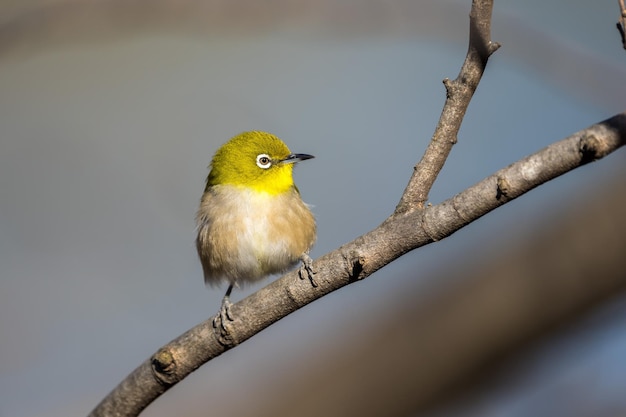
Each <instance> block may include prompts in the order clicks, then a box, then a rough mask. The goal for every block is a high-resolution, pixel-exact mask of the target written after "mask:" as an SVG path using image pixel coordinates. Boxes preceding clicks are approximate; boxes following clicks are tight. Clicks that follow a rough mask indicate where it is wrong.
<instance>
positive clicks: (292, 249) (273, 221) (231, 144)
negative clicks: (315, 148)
mask: <svg viewBox="0 0 626 417" xmlns="http://www.w3.org/2000/svg"><path fill="white" fill-rule="evenodd" d="M311 158H313V156H312V155H307V154H299V153H291V151H290V150H289V148H288V147H287V145H285V143H284V142H283V141H282V140H280V139H279V138H277V137H276V136H274V135H272V134H270V133H266V132H258V131H252V132H244V133H241V134H239V135H237V136H235V137H233V138H232V139H230V140H229V141H228V142H226V143H225V144H224V145H222V146H221V147H220V148H219V149H218V150H217V152H215V155H214V156H213V160H212V161H211V171H210V173H209V176H208V177H207V180H206V187H205V189H204V193H203V194H202V199H201V201H200V208H199V209H198V213H197V216H196V222H197V226H198V237H197V239H196V247H197V250H198V255H199V256H200V262H201V263H202V269H203V271H204V281H205V283H207V284H210V285H217V284H220V283H222V282H225V283H228V284H229V285H228V289H227V290H226V294H225V295H224V299H223V300H222V308H221V310H220V319H221V320H222V325H223V324H224V320H225V319H228V320H232V317H231V315H230V299H229V298H230V293H231V291H232V289H233V286H239V285H240V284H243V283H248V282H256V281H259V280H261V279H263V278H264V277H266V276H268V275H272V274H278V273H282V272H285V271H287V270H288V269H289V268H291V267H293V266H295V265H296V264H297V263H298V262H299V261H301V262H302V270H301V277H303V278H304V275H303V274H306V275H308V277H309V279H310V280H311V283H312V284H313V285H315V281H314V280H313V275H312V274H313V270H312V268H311V262H312V261H311V258H310V257H309V255H308V253H309V250H310V249H311V247H312V246H313V244H314V243H315V238H316V226H315V218H314V217H313V214H312V213H311V210H310V209H309V207H308V206H307V205H306V204H305V203H304V202H303V201H302V198H300V192H299V191H298V188H297V187H296V185H295V184H294V182H293V167H294V164H295V163H296V162H299V161H303V160H306V159H311Z"/></svg>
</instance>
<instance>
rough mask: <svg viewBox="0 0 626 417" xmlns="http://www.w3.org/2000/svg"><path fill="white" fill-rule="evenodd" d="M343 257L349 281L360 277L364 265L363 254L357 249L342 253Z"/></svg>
mask: <svg viewBox="0 0 626 417" xmlns="http://www.w3.org/2000/svg"><path fill="white" fill-rule="evenodd" d="M343 258H344V259H345V260H346V271H347V273H348V278H349V280H350V282H354V281H358V280H359V279H361V273H362V272H363V266H364V265H365V256H363V255H362V254H361V252H359V251H358V250H352V251H350V253H349V254H344V255H343Z"/></svg>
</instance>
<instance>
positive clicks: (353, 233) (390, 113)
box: [0, 0, 626, 417]
mask: <svg viewBox="0 0 626 417" xmlns="http://www.w3.org/2000/svg"><path fill="white" fill-rule="evenodd" d="M470 6H471V1H470V0H463V1H461V0H454V1H453V0H449V1H441V0H438V1H436V0H424V1H419V2H411V1H400V0H397V1H396V0H388V1H386V0H371V1H367V2H362V1H355V0H344V1H340V2H331V1H301V2H285V1H280V0H275V1H265V2H254V1H247V0H244V1H239V2H233V1H219V0H217V1H194V0H187V1H172V0H158V1H145V0H135V1H127V0H126V1H119V0H110V1H95V0H86V1H85V0H82V1H72V0H46V1H43V0H28V1H25V0H21V1H4V2H2V3H0V351H1V353H2V355H0V417H5V416H7V417H8V416H11V417H26V416H28V417H38V416H47V417H53V416H80V415H86V414H88V413H89V411H90V410H91V409H92V408H93V407H95V406H96V405H97V403H98V402H99V401H100V400H101V399H102V398H103V397H104V396H105V395H106V394H107V393H108V392H109V391H110V390H111V389H113V388H114V387H115V385H117V383H118V382H120V381H121V379H122V378H124V377H125V376H126V375H127V374H128V373H129V372H131V371H132V370H133V369H134V368H135V367H136V366H138V365H139V364H140V363H141V362H142V361H143V360H145V359H146V358H147V357H149V356H150V355H151V354H152V353H153V352H154V351H156V350H157V349H158V348H159V347H160V346H161V345H163V344H164V343H166V342H168V341H169V340H171V339H173V338H175V337H176V336H178V335H179V334H181V333H182V332H184V331H185V330H187V329H188V328H190V327H192V326H194V325H196V324H197V323H199V322H201V321H203V320H205V319H207V318H208V317H209V316H211V315H213V314H214V313H215V312H217V310H218V308H219V303H220V300H221V297H222V295H223V291H222V289H220V290H211V289H205V287H204V284H203V280H202V276H201V269H200V264H199V262H198V261H197V259H196V253H195V248H194V238H195V235H194V227H195V225H194V215H195V210H196V208H197V204H198V202H199V198H200V195H201V193H202V190H203V187H204V180H205V177H206V175H207V173H208V169H207V165H208V163H209V161H210V158H211V156H212V154H213V152H214V151H215V150H216V149H217V147H218V146H219V145H220V144H221V143H223V142H225V141H226V140H227V139H229V138H230V137H232V136H233V135H235V134H237V133H239V132H241V131H244V130H250V129H257V130H267V131H270V132H272V133H275V134H276V135H278V136H279V137H281V138H282V139H283V140H285V142H286V143H287V144H288V145H289V147H290V148H291V150H292V151H294V152H303V153H310V154H313V155H315V156H316V159H314V160H312V161H307V162H306V163H302V164H300V165H299V166H298V168H297V169H296V173H295V175H296V182H297V184H298V186H299V188H300V190H301V192H302V195H303V198H304V200H305V201H307V202H309V203H310V204H312V205H313V206H314V212H315V214H316V217H317V219H318V231H319V238H318V243H317V245H316V246H315V248H314V250H313V252H312V256H313V257H314V258H315V257H318V256H320V255H322V254H324V253H326V252H328V251H330V250H333V249H335V248H336V247H338V246H339V245H341V244H343V243H345V242H347V241H350V240H352V239H354V238H355V237H357V236H358V235H360V234H362V233H365V232H366V231H368V230H370V229H372V228H374V227H375V226H377V225H378V224H379V223H380V222H381V221H383V220H384V219H385V217H386V216H388V215H389V214H390V213H391V212H392V211H393V209H394V207H395V205H396V203H397V202H398V199H399V197H400V195H401V193H402V191H403V189H404V187H405V185H406V183H407V181H408V178H409V176H410V174H411V172H412V167H413V165H414V164H415V163H416V162H417V161H418V160H419V158H420V156H421V154H422V152H423V149H424V148H425V146H426V145H427V143H428V140H429V139H430V136H431V134H432V132H433V130H434V127H435V125H436V122H437V119H438V117H439V114H440V112H441V107H442V105H443V101H444V98H445V90H444V87H443V85H442V83H441V80H442V79H443V78H444V77H449V78H454V77H456V75H457V73H458V70H459V68H460V65H461V64H462V62H463V59H464V57H465V51H466V49H467V33H468V13H469V10H470ZM618 16H619V9H618V6H617V2H616V1H613V0H612V1H602V2H599V1H596V2H588V1H578V0H577V1H573V0H569V1H564V0H561V1H559V0H555V1H552V2H543V1H539V0H531V1H526V2H519V1H513V0H502V1H496V4H495V7H494V15H493V31H492V33H493V39H494V40H495V41H499V42H501V43H502V45H503V47H502V48H501V49H500V50H499V51H498V52H497V53H496V54H495V55H494V56H493V57H492V59H491V60H490V62H489V65H488V68H487V71H486V74H485V76H484V78H483V80H482V82H481V84H480V86H479V88H478V91H477V94H476V95H475V97H474V99H473V101H472V103H471V105H470V108H469V111H468V113H467V115H466V119H465V121H464V124H463V127H462V129H461V132H460V135H459V143H458V144H457V145H456V146H455V148H454V149H453V152H452V155H451V157H450V159H449V161H448V162H447V164H446V166H445V168H444V170H443V172H442V173H441V175H440V177H439V179H438V181H437V182H436V184H435V187H434V188H433V190H432V193H431V196H430V198H431V201H432V203H434V204H436V203H438V202H441V201H443V200H445V199H447V198H449V197H451V196H453V195H454V194H456V193H457V192H460V191H462V190H463V189H465V188H466V187H468V186H470V185H472V184H474V183H475V182H477V181H479V180H481V179H482V178H484V177H486V176H488V175H489V174H492V173H493V172H494V171H496V170H498V169H500V168H502V167H504V166H506V165H508V164H510V163H512V162H514V161H516V160H518V159H521V158H522V157H524V156H526V155H528V154H530V153H532V152H535V151H537V150H539V149H541V148H543V147H544V146H546V145H548V144H550V143H551V142H554V141H557V140H559V139H562V138H564V137H566V136H568V135H570V134H572V133H574V132H576V131H578V130H580V129H583V128H585V127H587V126H589V125H591V124H593V123H596V122H598V121H601V120H603V119H605V118H607V117H609V116H612V115H613V114H616V113H619V112H621V111H623V110H624V102H625V100H624V97H626V83H625V82H624V80H625V79H626V52H625V51H624V50H623V49H622V47H621V42H620V39H619V35H618V32H617V30H616V29H615V22H616V21H617V19H618ZM625 163H626V154H625V153H624V151H623V150H620V151H618V152H616V153H615V154H613V155H610V156H609V157H607V158H606V159H604V160H602V161H600V162H597V163H594V164H591V165H588V166H585V167H583V168H581V169H578V170H576V171H575V172H572V173H569V174H568V175H566V176H564V177H562V178H559V179H557V180H555V181H552V182H550V183H548V184H546V185H544V186H542V187H540V188H538V189H536V190H534V191H532V192H531V193H529V194H527V195H525V196H523V197H522V198H520V199H518V200H516V201H514V202H512V203H510V204H507V205H505V206H504V207H502V208H500V209H498V210H497V211H495V212H493V213H491V214H489V215H488V216H486V217H484V218H482V219H480V220H479V221H477V222H475V223H473V224H471V225H469V226H468V227H466V228H465V229H463V230H461V231H459V232H457V233H456V234H454V235H453V236H451V237H450V238H448V239H446V240H444V241H442V242H439V243H437V244H435V245H430V246H427V247H424V248H422V249H420V250H417V251H414V252H412V253H409V254H407V255H405V256H404V257H403V258H401V259H399V260H398V261H396V262H394V263H393V264H391V265H389V266H388V267H386V268H384V269H383V270H381V271H379V272H378V273H376V274H374V275H373V276H371V277H370V278H368V279H366V280H364V281H363V282H358V283H356V284H355V285H351V286H349V287H347V288H343V289H342V290H340V291H337V292H335V293H333V294H331V295H329V296H327V297H325V298H323V299H321V300H319V301H317V302H315V303H313V304H311V305H310V306H307V307H306V308H304V309H302V310H300V311H298V312H296V313H295V314H293V315H291V316H289V317H287V318H286V319H284V320H282V321H280V322H279V323H276V324H275V325H273V326H272V327H270V328H269V329H267V330H266V331H264V332H262V333H261V334H259V335H257V336H255V337H254V338H252V339H251V340H249V341H247V342H246V343H244V344H243V345H241V346H239V347H237V348H236V349H233V350H231V351H229V352H227V353H225V354H224V355H222V356H221V357H219V358H217V359H215V360H213V361H211V362H210V363H209V364H207V365H205V366H203V367H202V368H200V369H199V370H197V371H196V372H195V373H194V374H192V375H191V376H190V377H189V378H187V379H186V380H184V381H183V382H182V383H180V384H179V385H177V386H175V387H174V388H173V389H172V390H170V391H169V392H167V393H166V394H165V395H164V396H163V397H161V398H160V399H158V400H157V401H156V402H155V403H154V404H152V405H151V406H150V407H149V408H148V409H147V410H146V411H145V412H144V414H143V415H146V416H151V417H157V416H169V415H187V416H206V415H222V416H235V415H237V416H242V415H250V416H253V415H254V416H258V415H264V414H266V415H321V414H322V412H321V411H320V410H323V407H328V408H329V409H327V410H324V411H323V412H324V415H356V414H354V413H353V412H354V410H355V409H354V407H357V406H356V405H355V404H357V403H358V404H363V407H364V408H365V409H366V410H369V411H370V414H371V415H416V416H417V415H420V416H422V415H424V416H446V417H447V416H451V417H454V416H468V415H469V416H473V415H476V416H478V415H480V416H530V415H531V416H552V417H553V416H614V415H623V414H624V413H625V412H626V397H625V396H624V395H623V393H624V389H625V387H626V297H625V296H624V295H620V291H619V290H620V289H622V288H623V287H624V285H625V284H624V281H625V280H626V278H624V276H623V275H624V274H625V273H624V272H623V271H624V268H623V267H624V266H626V265H625V263H626V261H625V260H624V259H622V258H623V254H624V252H625V250H626V245H624V240H623V238H622V240H620V237H621V236H623V235H626V233H624V220H623V219H622V218H623V211H620V208H622V207H623V206H624V203H625V202H624V195H626V187H624V181H623V178H624V175H625V174H626V169H625V168H624V167H625ZM599 224H601V225H602V227H599V226H598V225H599ZM570 243H573V244H575V246H576V248H575V250H572V251H568V250H569V249H568V248H569V246H568V244H570ZM552 250H559V251H560V252H558V256H557V255H554V253H555V252H552ZM594 251H596V252H597V251H601V252H602V253H603V254H607V253H608V254H609V255H612V257H611V256H609V255H607V258H606V259H605V258H600V257H599V255H598V254H597V253H596V252H594ZM608 258H610V259H608ZM600 259H602V262H600ZM579 260H583V261H585V260H589V261H591V264H587V265H586V266H585V267H584V268H583V267H579V266H577V264H576V263H575V262H576V261H579ZM594 262H595V263H594ZM557 263H558V264H559V265H564V266H563V267H562V268H560V267H559V268H557V267H555V265H556V264H557ZM607 265H609V266H610V268H609V267H608V266H607ZM604 266H607V268H608V269H607V270H606V271H605V270H604V269H606V268H604ZM603 268H604V269H603ZM520 271H523V272H527V274H526V275H524V274H522V272H520ZM541 271H543V272H541ZM605 276H610V277H612V278H610V279H609V280H608V281H606V280H604V278H603V277H605ZM544 277H545V279H544ZM573 277H577V278H576V280H573ZM570 278H572V279H570ZM605 282H609V283H610V284H606V285H604V284H601V283H605ZM594 283H597V285H595V284H594ZM508 284H510V285H508ZM527 284H529V285H532V287H533V290H532V291H527V288H526V287H525V285H527ZM570 284H571V285H572V288H574V290H575V294H576V295H575V297H574V300H578V301H571V298H568V294H571V291H569V290H567V288H569V287H568V285H570ZM507 285H508V286H507ZM594 285H595V286H594ZM548 287H549V291H547V292H544V289H545V288H548ZM258 288H259V287H258V286H257V287H249V288H245V289H244V290H243V291H239V292H236V293H235V294H234V296H233V299H234V300H235V301H236V300H238V299H240V298H242V297H244V296H245V295H246V294H250V293H251V292H253V291H254V290H255V289H258ZM494 288H498V290H497V291H493V289H494ZM598 288H599V289H598ZM570 289H571V288H570ZM518 294H520V296H519V297H518ZM535 294H536V295H535ZM589 294H591V296H590V295H589ZM522 295H523V296H522ZM560 297H563V299H562V300H561V298H560ZM586 297H588V298H586ZM477 300H480V303H478V302H477ZM581 300H582V301H581ZM492 304H493V309H491V307H489V308H487V307H486V306H491V305H492ZM547 306H548V307H550V308H551V309H550V312H549V313H547V314H545V315H544V314H539V313H538V312H539V311H541V312H543V311H544V310H542V309H544V308H545V307H547ZM461 307H462V308H461ZM507 308H517V310H516V311H517V313H516V314H502V313H501V311H504V310H506V309H507ZM457 310H458V311H457ZM455 312H456V313H455ZM476 312H479V313H481V314H482V316H481V315H480V314H479V315H478V316H477V317H474V315H473V313H476ZM457 313H458V314H457ZM455 314H456V315H455ZM459 317H466V318H467V319H466V320H465V321H457V319H458V318H459ZM470 317H472V318H475V320H474V319H470ZM494 318H495V319H497V320H499V324H498V325H492V323H491V321H490V320H493V319H494ZM413 325H415V326H416V327H415V328H413V327H411V326H413ZM481 326H482V327H481ZM478 328H481V329H482V331H481V332H478V331H477V330H476V329H478ZM495 329H499V330H498V332H496V334H493V333H490V332H492V331H494V332H495ZM444 333H445V335H444ZM450 335H453V336H454V338H452V339H450V338H449V337H448V336H450ZM408 339H410V341H407V340H408ZM434 340H438V341H440V342H441V343H440V344H439V345H437V344H435V343H434V342H433V341H434ZM405 342H406V343H408V344H406V345H405V344H404V343H405ZM492 342H493V343H492ZM426 345H428V346H431V349H422V347H424V346H426ZM435 346H436V348H435ZM361 348H364V349H365V350H362V349H361ZM368 349H369V350H368ZM360 355H364V356H360ZM437 355H443V356H437ZM391 357H393V359H394V360H395V362H394V363H391V362H389V363H388V362H386V360H387V359H389V358H391ZM330 358H333V360H335V362H333V361H332V360H330ZM354 358H359V360H358V361H357V360H356V359H354ZM432 358H435V359H432ZM437 358H438V359H437ZM442 358H445V359H442ZM351 360H352V362H350V361H351ZM427 364H430V365H432V366H426V365H427ZM413 366H416V369H415V370H413V368H412V367H413ZM438 366H439V367H438ZM379 371H381V373H380V374H379V373H377V372H379ZM361 374H362V375H361ZM405 374H406V375H405ZM350 375H353V376H359V375H361V376H359V377H358V378H357V381H358V380H360V381H365V382H366V385H367V387H365V388H362V389H356V390H351V389H349V387H353V386H357V385H356V382H355V381H353V380H350V379H346V378H348V377H349V376H350ZM415 375H419V377H420V378H422V380H420V381H422V382H419V383H418V382H417V381H416V380H415V379H411V378H413V377H415ZM443 375H450V376H449V377H447V376H446V377H445V378H444V377H443ZM405 376H409V378H408V379H403V378H404V377H405ZM353 391H354V392H353ZM394 395H395V396H394ZM394 405H397V407H396V408H394ZM316 407H322V408H321V409H320V408H316ZM351 407H352V408H351ZM329 410H331V411H332V412H331V411H329ZM307 413H308V414H307ZM333 413H334V414H333ZM361 415H368V414H367V413H366V412H362V413H361Z"/></svg>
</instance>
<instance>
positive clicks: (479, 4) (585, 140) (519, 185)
mask: <svg viewBox="0 0 626 417" xmlns="http://www.w3.org/2000/svg"><path fill="white" fill-rule="evenodd" d="M491 10H492V1H487V0H474V2H473V5H472V12H471V13H470V46H469V49H468V53H467V58H466V60H465V62H464V64H463V67H462V69H461V72H460V73H459V76H458V77H457V79H456V80H454V81H444V83H445V85H446V89H447V92H448V97H447V100H446V105H445V106H444V110H443V112H442V115H441V119H440V122H439V125H438V126H437V129H436V131H435V133H434V135H433V138H432V141H431V143H430V145H429V146H428V149H427V150H426V152H425V154H424V156H423V158H422V160H421V161H420V162H419V163H418V164H417V165H416V167H415V171H414V173H413V176H412V177H411V180H410V181H409V184H408V186H407V188H406V190H405V193H404V194H403V196H402V199H401V201H400V203H399V204H398V207H397V208H396V211H395V212H394V213H393V214H392V215H391V216H390V217H389V218H388V219H387V220H385V221H384V222H383V223H382V224H381V225H380V226H378V227H377V228H375V229H373V230H372V231H370V232H368V233H366V234H364V235H363V236H360V237H358V238H357V239H355V240H354V241H352V242H350V243H347V244H345V245H343V246H341V247H340V248H338V249H336V250H335V251H333V252H330V253H328V254H326V255H324V256H322V257H321V258H319V259H318V260H316V261H315V263H314V268H315V269H316V270H317V275H316V281H317V283H318V286H317V287H312V286H311V285H310V283H309V282H308V280H301V279H299V278H298V273H297V272H291V273H289V274H287V275H285V276H283V277H282V278H280V279H278V280H276V281H274V282H273V283H271V284H269V285H268V286H266V287H265V288H262V289H261V290H259V291H257V292H256V293H254V294H252V295H250V296H249V297H247V298H245V299H244V300H241V301H240V302H238V303H236V304H234V305H233V306H232V313H233V316H234V317H235V320H234V321H233V322H231V325H230V326H229V328H228V333H227V334H222V333H220V332H219V331H217V330H216V329H214V327H213V324H212V323H213V318H211V319H209V320H207V321H205V322H203V323H201V324H199V325H197V326H195V327H194V328H192V329H190V330H189V331H187V332H185V333H184V334H183V335H181V336H180V337H178V338H177V339H175V340H173V341H171V342H170V343H168V344H167V345H165V346H163V347H162V348H161V349H159V351H158V352H156V353H155V354H154V355H153V356H152V357H151V358H149V359H148V360H146V361H145V362H144V363H142V364H141V365H140V366H139V367H138V368H137V369H135V370H134V371H133V372H132V373H131V374H130V375H129V376H128V377H127V378H126V379H125V380H124V381H122V382H121V383H120V384H119V385H118V386H117V387H116V388H115V389H114V390H113V391H112V392H111V393H110V394H109V395H108V396H107V397H106V398H104V399H103V400H102V402H101V403H100V404H99V405H98V406H97V407H96V408H95V409H94V410H93V411H92V412H91V414H90V416H93V417H95V416H137V415H139V413H141V411H142V410H143V409H145V408H146V407H147V406H148V405H149V404H150V403H151V402H152V401H154V400H155V399H156V398H157V397H159V396H160V395H161V394H163V393H164V392H165V391H167V390H168V389H169V388H170V387H172V386H173V385H175V384H176V383H178V382H179V381H181V380H182V379H183V378H185V377H186V376H187V375H189V374H190V373H191V372H193V371H194V370H196V369H197V368H198V367H200V366H201V365H203V364H204V363H205V362H207V361H209V360H210V359H213V358H215V357H217V356H219V355H220V354H222V353H223V352H225V351H226V350H228V349H231V348H232V347H234V346H236V345H237V344H239V343H242V342H244V341H245V340H247V339H249V338H250V337H252V336H253V335H255V334H256V333H258V332H260V331H261V330H263V329H265V328H266V327H268V326H269V325H271V324H272V323H274V322H276V321H278V320H280V319H281V318H283V317H285V316H287V315H288V314H290V313H292V312H294V311H296V310H298V309H299V308H301V307H303V306H305V305H306V304H308V303H310V302H312V301H314V300H316V299H318V298H321V297H323V296H324V295H326V294H328V293H330V292H332V291H335V290H337V289H339V288H341V287H344V286H346V285H348V284H350V283H353V282H356V281H358V280H361V279H364V278H366V277H368V276H370V275H371V274H372V273H374V272H376V271H377V270H378V269H380V268H382V267H383V266H385V265H387V264H389V263H390V262H392V261H393V260H395V259H397V258H398V257H400V256H402V255H403V254H405V253H407V252H409V251H411V250H413V249H416V248H418V247H420V246H423V245H426V244H428V243H431V242H434V241H437V240H441V239H443V238H445V237H447V236H450V235H451V234H452V233H454V232H455V231H456V230H458V229H460V228H461V227H463V226H465V225H467V224H469V223H470V222H472V221H474V220H476V219H478V218H479V217H481V216H483V215H484V214H486V213H488V212H489V211H491V210H493V209H495V208H497V207H499V206H501V205H503V204H506V203H507V202H508V201H510V200H512V199H514V198H516V197H518V196H520V195H522V194H524V193H526V192H528V191H530V190H531V189H533V188H534V187H536V186H538V185H540V184H542V183H544V182H546V181H549V180H551V179H553V178H556V177H557V176H559V175H562V174H564V173H565V172H568V171H570V170H572V169H574V168H576V167H578V166H581V165H584V164H586V163H588V162H591V161H593V160H596V159H600V158H602V157H604V156H606V155H608V154H609V153H611V152H613V151H614V150H616V149H617V148H619V147H620V146H623V145H624V144H625V143H626V113H622V114H619V115H617V116H615V117H613V118H611V119H608V120H606V121H604V122H601V123H599V124H597V125H594V126H591V127H590V128H588V129H586V130H583V131H581V132H579V133H577V134H574V135H573V136H571V137H569V138H567V139H564V140H562V141H560V142H557V143H555V144H553V145H550V146H548V147H547V148H545V149H543V150H541V151H539V152H537V153H536V154H534V155H531V156H529V157H527V158H525V159H523V160H521V161H519V162H516V163H514V164H512V165H510V166H508V167H506V168H504V169H502V170H500V171H498V172H497V173H495V174H493V175H492V176H490V177H488V178H486V179H484V180H483V181H481V182H479V183H478V184H476V185H474V186H472V187H470V188H468V189H467V190H465V191H463V192H461V193H459V194H458V195H456V196H455V197H453V198H451V199H449V200H447V201H444V202H443V203H441V204H438V205H435V206H432V207H428V208H425V209H424V208H423V206H424V202H425V201H426V199H427V195H428V192H429V190H430V188H431V187H432V184H433V183H434V181H435V179H436V177H437V174H438V173H439V171H440V170H441V168H442V167H443V164H444V162H445V160H446V158H447V156H448V154H449V153H450V150H451V148H452V145H453V144H454V143H455V142H456V135H457V133H458V130H459V127H460V124H461V121H462V119H463V116H464V114H465V110H466V109H467V105H468V104H469V101H470V99H471V96H472V94H473V92H474V91H475V90H476V87H477V85H478V82H479V81H480V78H481V75H482V73H483V71H484V68H485V65H486V63H487V59H488V57H489V55H490V54H491V53H493V52H494V51H495V50H496V49H497V48H498V45H497V44H494V43H492V42H491V41H489V37H490V36H489V28H490V19H491Z"/></svg>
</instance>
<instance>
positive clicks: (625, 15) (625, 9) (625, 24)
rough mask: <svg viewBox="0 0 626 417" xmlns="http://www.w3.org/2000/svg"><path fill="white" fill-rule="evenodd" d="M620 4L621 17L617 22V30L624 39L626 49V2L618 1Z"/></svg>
mask: <svg viewBox="0 0 626 417" xmlns="http://www.w3.org/2000/svg"><path fill="white" fill-rule="evenodd" d="M617 3H618V4H619V11H620V16H619V20H618V21H617V30H619V34H620V35H621V37H622V47H623V48H624V49H626V3H625V2H624V0H617Z"/></svg>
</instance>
